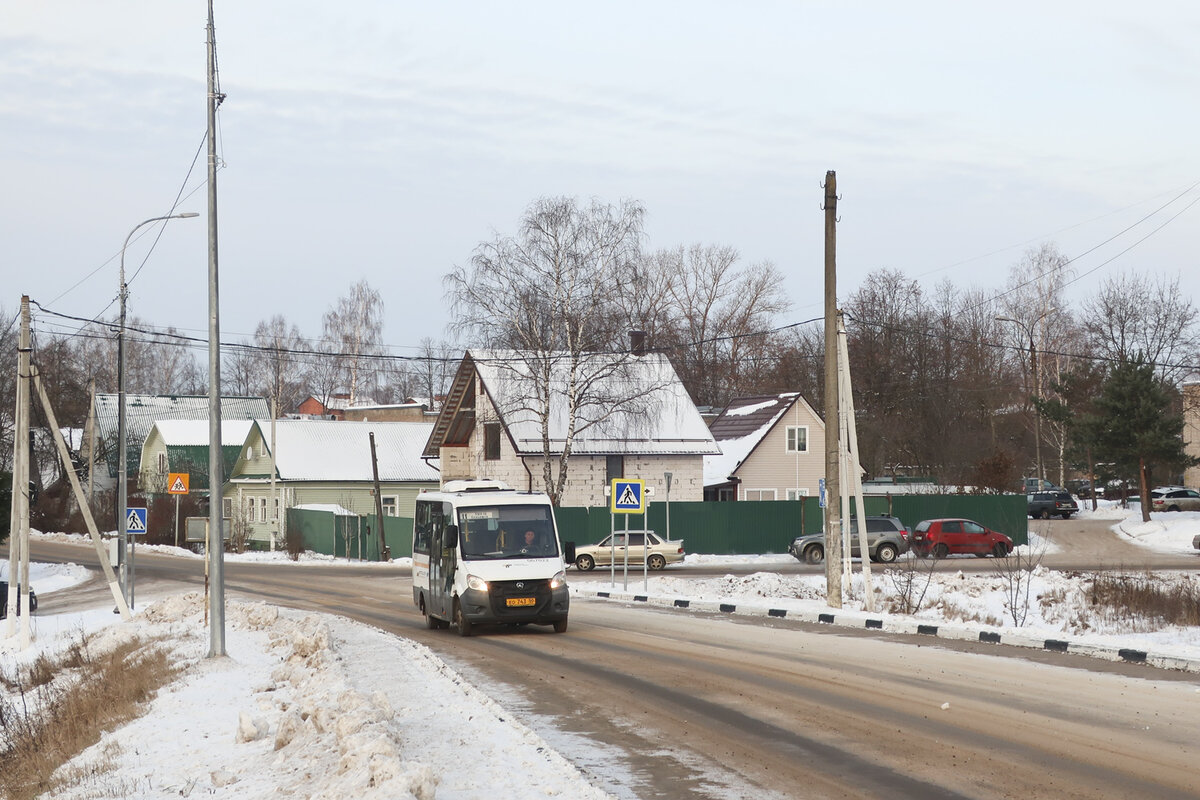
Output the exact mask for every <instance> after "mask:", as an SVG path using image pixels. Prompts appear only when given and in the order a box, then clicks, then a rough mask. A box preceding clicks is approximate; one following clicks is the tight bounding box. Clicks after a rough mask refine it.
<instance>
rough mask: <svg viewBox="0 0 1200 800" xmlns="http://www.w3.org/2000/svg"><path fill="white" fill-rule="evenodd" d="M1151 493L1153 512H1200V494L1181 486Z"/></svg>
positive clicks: (1165, 487) (1168, 487)
mask: <svg viewBox="0 0 1200 800" xmlns="http://www.w3.org/2000/svg"><path fill="white" fill-rule="evenodd" d="M1155 491H1156V492H1157V494H1156V493H1155V492H1151V493H1150V509H1151V510H1152V511H1200V492H1197V491H1196V490H1195V489H1185V488H1183V487H1181V486H1164V487H1162V488H1161V489H1157V490H1155Z"/></svg>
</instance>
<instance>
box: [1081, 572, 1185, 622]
mask: <svg viewBox="0 0 1200 800" xmlns="http://www.w3.org/2000/svg"><path fill="white" fill-rule="evenodd" d="M1087 599H1088V602H1089V603H1091V604H1092V605H1093V606H1100V607H1101V608H1103V609H1104V611H1105V613H1106V616H1108V617H1109V618H1110V619H1130V620H1144V621H1150V620H1157V621H1159V622H1162V623H1165V624H1167V625H1193V626H1195V625H1200V585H1198V584H1197V583H1196V581H1194V580H1187V581H1179V582H1175V583H1163V582H1162V581H1160V580H1157V579H1155V578H1154V577H1153V576H1150V575H1143V576H1138V575H1097V576H1096V578H1095V580H1093V581H1092V585H1091V587H1090V588H1089V589H1088V596H1087Z"/></svg>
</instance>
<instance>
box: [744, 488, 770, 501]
mask: <svg viewBox="0 0 1200 800" xmlns="http://www.w3.org/2000/svg"><path fill="white" fill-rule="evenodd" d="M746 499H747V500H774V499H775V490H774V489H747V490H746Z"/></svg>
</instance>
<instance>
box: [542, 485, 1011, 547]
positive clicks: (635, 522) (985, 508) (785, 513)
mask: <svg viewBox="0 0 1200 800" xmlns="http://www.w3.org/2000/svg"><path fill="white" fill-rule="evenodd" d="M851 505H852V506H853V503H852V504H851ZM864 505H865V507H866V512H867V513H868V514H890V515H892V516H896V517H899V518H900V521H901V522H903V523H904V524H905V525H907V526H909V527H910V528H911V527H914V526H915V525H916V524H917V523H918V522H920V521H921V520H925V519H937V518H938V517H965V518H967V519H973V520H975V521H977V522H979V523H981V524H983V525H986V526H987V527H989V528H992V529H993V530H997V531H1002V532H1003V533H1007V534H1008V535H1009V536H1011V537H1012V539H1013V542H1015V543H1016V544H1018V545H1020V544H1025V543H1026V541H1027V540H1028V528H1027V526H1026V523H1027V521H1028V520H1027V517H1026V514H1025V511H1026V508H1027V506H1026V501H1025V497H1024V495H890V496H867V497H865V498H864ZM554 511H555V519H556V521H557V523H558V532H559V536H560V537H561V538H562V540H563V541H564V542H575V543H576V544H595V543H597V542H599V541H600V540H601V539H603V538H604V537H605V536H607V535H608V533H609V531H610V529H611V528H610V526H611V525H613V524H614V523H615V525H616V529H617V530H624V529H625V528H626V527H628V528H629V529H631V530H638V529H641V528H648V529H650V530H653V531H658V532H659V533H661V534H663V535H664V536H666V535H668V531H669V535H670V537H671V538H672V539H683V540H684V548H685V549H686V550H687V552H689V553H713V554H718V555H750V554H761V553H786V552H787V548H788V545H789V544H791V542H792V539H794V538H795V537H797V536H800V535H801V533H802V532H803V533H806V534H807V533H820V532H821V530H822V529H823V525H824V509H822V508H821V507H820V501H819V500H818V499H817V498H816V497H806V498H804V499H803V500H775V501H743V502H732V503H714V502H694V503H671V504H670V511H669V516H670V520H669V523H668V509H667V504H666V503H651V505H650V508H649V510H648V511H647V513H646V514H645V515H642V514H617V515H616V519H615V520H613V519H612V515H611V514H610V513H609V510H608V508H607V507H598V508H556V509H555V510H554ZM625 517H628V525H626V519H624V518H625Z"/></svg>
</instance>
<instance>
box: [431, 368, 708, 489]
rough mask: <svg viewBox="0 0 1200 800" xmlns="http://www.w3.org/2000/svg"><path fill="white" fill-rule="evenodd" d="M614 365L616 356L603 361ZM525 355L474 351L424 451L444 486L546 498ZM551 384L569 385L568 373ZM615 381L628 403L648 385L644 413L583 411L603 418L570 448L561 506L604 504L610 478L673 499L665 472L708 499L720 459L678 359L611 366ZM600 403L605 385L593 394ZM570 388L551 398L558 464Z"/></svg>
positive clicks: (539, 432)
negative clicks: (475, 481) (471, 482)
mask: <svg viewBox="0 0 1200 800" xmlns="http://www.w3.org/2000/svg"><path fill="white" fill-rule="evenodd" d="M597 358H604V359H608V360H611V359H612V357H611V356H597ZM525 368H526V365H525V362H524V359H523V357H522V355H521V354H520V353H518V352H515V351H486V350H470V351H467V353H466V354H465V355H464V357H463V360H462V363H461V364H460V366H459V368H458V372H457V373H455V376H454V381H453V383H452V384H451V389H450V393H449V394H448V395H447V397H446V400H445V403H444V405H443V406H442V410H441V413H440V414H439V415H438V418H437V423H436V425H435V427H434V429H433V433H432V434H431V435H430V437H429V440H428V442H427V443H426V444H425V451H424V455H425V456H426V457H427V458H434V457H438V458H440V459H441V470H442V480H443V481H449V480H454V479H458V478H479V479H491V480H500V481H504V482H505V483H507V484H508V485H509V486H512V487H513V488H516V489H520V490H523V491H541V490H542V489H543V487H544V484H543V480H542V466H543V463H544V460H545V447H544V445H543V441H542V426H541V423H540V421H539V418H538V408H539V405H538V404H537V403H536V401H533V400H531V399H529V398H533V397H535V396H536V389H535V387H534V386H533V382H532V380H531V379H530V378H528V377H526V376H525V375H523V374H522V372H523V370H524V369H525ZM556 368H557V369H558V370H559V371H560V372H561V374H559V373H556V374H555V375H554V376H552V378H551V384H552V385H554V384H555V383H558V384H560V385H562V386H563V387H565V386H566V375H565V368H564V367H563V366H562V362H559V364H557V365H556ZM607 380H609V381H612V382H614V383H617V382H619V383H620V387H619V391H618V392H616V394H620V395H622V396H631V392H630V389H629V387H630V385H632V386H633V387H635V388H636V387H645V388H644V391H642V392H641V398H642V400H643V401H644V402H642V403H641V404H640V406H639V408H638V409H636V410H630V409H624V410H620V411H618V412H617V413H611V412H612V409H611V408H604V407H591V408H585V409H583V410H582V412H581V413H582V414H584V415H589V414H590V415H593V416H595V417H596V418H597V419H598V421H597V422H596V423H595V424H591V425H585V426H584V428H583V429H582V430H580V431H579V433H578V434H577V436H576V437H575V439H574V440H573V441H572V443H571V452H570V465H569V468H568V470H567V483H566V488H565V490H564V492H563V496H562V498H561V500H560V503H561V505H563V506H603V505H606V504H607V501H606V499H605V496H604V489H605V487H606V486H609V485H610V481H611V480H612V479H613V478H631V479H641V480H644V481H646V486H647V487H653V488H654V490H655V492H656V493H658V495H659V496H660V497H665V496H666V475H665V474H666V473H667V472H670V473H671V474H672V485H671V498H672V499H673V500H700V499H702V497H703V483H702V479H703V472H704V464H703V459H704V457H705V456H706V455H708V454H712V453H716V452H718V450H717V445H716V443H715V442H714V441H713V437H712V434H711V433H710V432H709V430H708V426H706V425H705V424H704V420H703V419H701V417H700V414H699V412H697V411H696V406H695V405H694V404H693V403H692V400H691V398H690V397H689V396H688V393H687V390H686V389H685V388H684V387H683V384H682V383H681V382H680V380H679V376H678V375H677V374H676V372H675V369H674V367H672V366H671V362H670V361H669V360H667V358H666V357H665V356H663V355H661V354H657V353H652V354H647V355H645V356H642V357H640V358H637V359H635V360H633V361H632V362H629V363H628V364H625V365H624V368H622V369H613V370H612V371H611V372H610V375H609V377H608V379H607ZM592 390H593V391H594V392H596V396H603V394H604V392H603V388H602V387H601V386H600V385H596V386H593V387H592ZM564 396H565V393H564V391H552V392H551V398H552V399H551V402H550V403H549V409H548V410H549V419H550V425H549V439H550V452H551V457H552V458H556V457H557V454H560V453H562V451H563V447H564V445H565V441H566V431H567V427H566V417H567V415H566V407H565V406H566V404H565V402H563V400H562V398H563V397H564Z"/></svg>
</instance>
